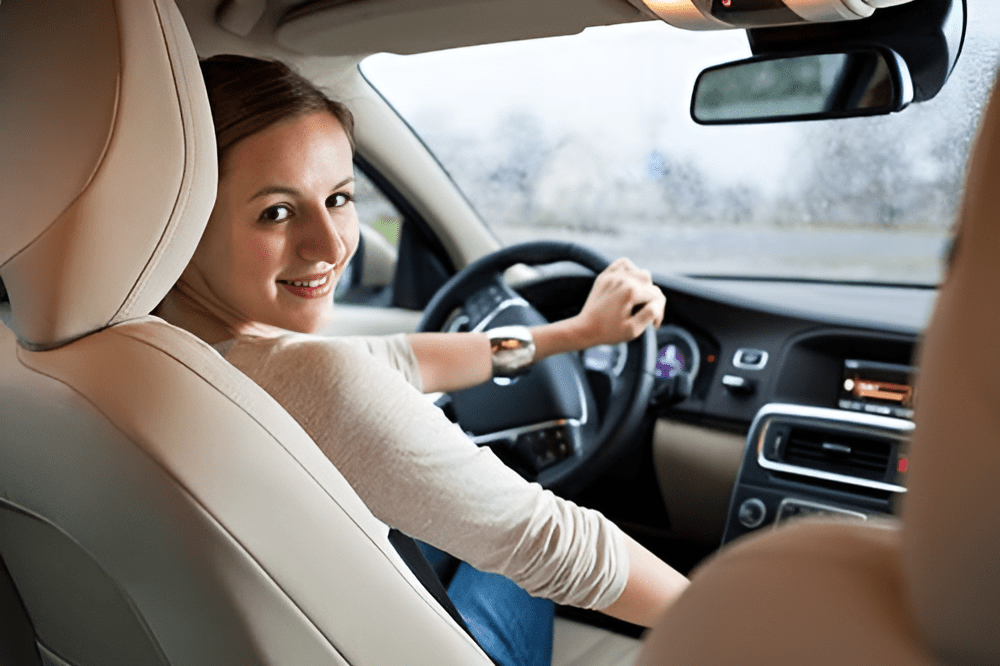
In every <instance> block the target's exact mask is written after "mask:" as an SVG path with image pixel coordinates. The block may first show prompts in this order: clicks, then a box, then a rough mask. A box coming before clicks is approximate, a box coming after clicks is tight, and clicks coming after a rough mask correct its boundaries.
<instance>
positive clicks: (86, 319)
mask: <svg viewBox="0 0 1000 666" xmlns="http://www.w3.org/2000/svg"><path fill="white" fill-rule="evenodd" d="M0 29H2V30H3V34H4V39H3V40H0V126H3V127H4V128H5V132H4V134H3V137H2V139H0V141H2V143H3V150H0V164H2V177H0V187H2V188H3V189H2V191H0V198H2V200H4V201H7V202H17V201H21V202H31V205H30V206H28V205H24V206H21V207H20V208H18V209H15V207H13V206H8V207H6V208H5V210H3V211H0V278H2V280H3V283H4V284H5V285H6V287H7V289H8V291H9V297H10V305H9V311H8V312H6V313H5V315H4V317H3V319H4V321H5V322H6V323H7V326H0V559H2V563H3V565H4V568H5V569H6V571H7V572H8V573H9V576H4V577H3V580H0V610H2V609H12V610H10V613H13V612H14V610H17V609H22V610H23V613H22V614H21V615H19V616H18V617H20V621H19V622H18V623H17V624H16V626H13V625H12V627H10V629H11V631H16V632H18V634H17V635H18V636H19V638H18V643H17V644H18V645H19V646H22V648H23V646H24V645H29V646H31V645H33V646H35V648H34V649H35V650H36V651H37V657H38V658H39V659H40V661H41V663H46V664H63V663H71V664H74V665H76V666H89V665H91V664H102V665H107V664H111V665H115V664H208V663H211V664H241V665H242V664H271V663H275V664H278V663H281V664H288V663H309V664H347V663H350V664H386V665H389V664H401V663H406V664H489V663H490V661H489V659H488V658H487V657H486V655H485V654H484V653H483V652H482V651H481V650H480V649H479V648H478V646H476V645H475V643H474V642H473V641H472V639H471V638H470V637H469V636H468V635H467V634H466V633H465V632H464V631H463V630H462V629H461V628H460V627H458V626H457V625H456V624H455V622H454V621H452V620H451V618H450V617H448V615H447V613H446V612H445V611H444V610H443V609H442V608H441V607H440V605H439V604H437V603H436V602H435V601H434V600H433V598H432V597H431V596H430V595H429V594H428V593H427V592H426V590H425V589H424V588H423V587H422V586H421V585H420V583H419V582H418V581H417V580H416V578H414V577H413V575H412V574H411V573H410V571H409V570H408V569H407V567H406V565H405V564H404V563H403V562H402V560H401V559H400V558H399V556H398V555H397V554H396V552H395V550H394V549H393V547H392V546H391V545H390V543H389V541H388V538H387V532H388V530H387V529H386V527H385V525H383V524H381V523H380V522H379V521H378V520H376V519H375V518H374V517H373V516H372V515H371V513H370V512H369V511H368V509H367V508H366V507H365V506H364V505H363V503H362V502H361V501H360V499H359V498H358V497H357V495H356V494H355V493H354V492H353V491H352V490H351V488H350V487H349V485H348V484H347V483H346V481H345V480H344V479H343V477H342V476H341V475H340V474H339V473H338V472H337V470H336V469H335V468H334V467H333V466H332V465H331V464H330V463H329V461H328V460H327V459H326V458H325V457H324V456H323V455H322V453H321V452H320V451H319V449H318V448H317V447H316V446H315V444H314V443H313V442H312V441H311V440H310V439H309V437H308V436H307V435H306V434H305V432H304V431H303V430H302V429H301V428H300V427H299V426H298V424H297V423H295V421H294V420H293V419H292V418H291V417H290V416H289V415H288V414H287V413H286V412H285V411H284V410H283V409H282V408H281V407H280V406H279V405H278V404H277V403H276V402H275V401H274V400H272V399H271V398H270V397H269V396H268V395H267V394H266V393H264V392H263V391H262V390H261V389H260V388H259V387H257V386H256V385H254V384H253V383H252V382H250V381H249V380H248V379H247V378H246V377H245V376H243V375H242V374H241V373H240V372H238V371H237V370H236V369H235V368H233V367H232V366H230V365H229V364H227V363H226V362H225V361H224V360H223V359H222V358H221V357H220V356H219V355H218V354H217V353H216V352H215V351H214V350H213V349H212V348H211V347H209V346H207V345H205V344H204V343H202V342H201V341H200V340H198V339H197V338H195V337H193V336H191V335H190V334H188V333H186V332H185V331H182V330H180V329H177V328H175V327H173V326H170V325H169V324H166V323H165V322H163V321H161V320H159V319H157V318H155V317H152V316H149V315H148V313H149V312H150V310H151V309H152V308H153V307H154V306H155V305H156V303H158V302H159V301H160V300H161V299H162V298H163V296H164V294H165V293H166V291H167V290H168V289H169V287H170V286H171V285H172V284H173V282H174V281H175V280H176V279H177V277H178V276H179V275H180V272H181V270H182V269H183V268H184V266H185V264H186V262H187V261H188V260H189V259H190V256H191V254H192V252H193V250H194V248H195V246H196V244H197V241H198V238H199V237H200V235H201V232H202V230H203V229H204V226H205V223H206V221H207V219H208V215H209V213H210V210H211V206H212V204H213V200H214V193H215V187H216V164H215V145H214V139H213V132H212V127H211V118H210V112H209V108H208V102H207V98H206V96H205V92H204V87H203V84H202V82H201V74H200V71H199V68H198V64H197V57H196V55H195V52H194V48H193V46H192V44H191V42H190V39H189V38H188V36H187V33H186V29H185V26H184V24H183V20H182V18H181V16H180V14H179V13H178V12H177V10H176V8H175V7H174V6H173V3H172V2H171V1H170V0H92V1H90V2H87V3H81V2H77V0H47V1H46V2H35V1H34V0H4V2H2V3H0ZM6 128H16V131H6ZM4 581H9V583H10V584H4ZM6 613H7V611H6V610H5V618H6ZM2 635H3V634H0V636H2ZM30 652H31V650H24V649H22V650H21V653H20V655H21V657H19V658H28V659H30V660H32V661H29V662H27V663H34V662H33V660H34V657H35V656H36V655H34V654H31V655H29V656H28V657H25V654H27V653H30ZM0 656H5V653H4V652H3V651H2V650H0Z"/></svg>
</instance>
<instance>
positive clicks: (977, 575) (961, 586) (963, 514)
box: [637, 91, 1000, 666]
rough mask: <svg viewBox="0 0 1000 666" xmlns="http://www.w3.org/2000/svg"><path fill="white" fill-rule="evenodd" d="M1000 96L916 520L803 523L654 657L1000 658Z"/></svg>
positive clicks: (919, 414)
mask: <svg viewBox="0 0 1000 666" xmlns="http://www.w3.org/2000/svg"><path fill="white" fill-rule="evenodd" d="M997 178H1000V92H997V91H995V92H994V95H993V100H992V101H991V103H990V106H989V109H988V111H987V112H986V114H985V116H984V120H983V122H982V126H981V127H980V133H979V137H978V140H977V144H976V146H975V149H974V156H973V159H972V161H971V163H970V169H969V176H968V180H967V183H966V192H965V200H964V204H963V208H962V211H961V215H960V218H959V229H958V237H957V238H958V240H957V243H956V245H955V248H954V249H953V252H952V255H951V266H950V269H949V272H948V275H947V277H946V278H945V281H944V283H943V284H942V286H941V289H940V293H939V295H938V299H937V304H936V307H935V311H934V314H933V316H932V319H931V323H930V325H929V327H928V330H927V332H926V337H925V339H924V340H923V342H922V344H921V351H920V353H919V361H918V366H919V368H920V375H919V378H918V384H917V398H916V401H917V402H916V409H915V417H914V418H915V421H916V429H915V431H914V436H913V441H912V443H911V447H910V457H909V461H910V466H909V471H908V472H907V474H908V476H909V480H908V484H907V485H908V492H907V494H906V498H905V503H904V506H903V511H902V524H901V525H897V524H887V525H882V526H864V525H863V524H859V523H834V522H819V521H802V522H799V523H793V524H790V525H788V526H783V527H780V528H777V529H775V530H774V531H768V532H767V533H755V534H751V535H748V536H747V537H744V538H743V539H741V540H738V541H736V542H734V543H733V545H732V546H731V547H729V548H726V549H724V550H723V551H721V552H720V553H719V554H718V555H717V556H716V557H715V558H714V559H713V560H711V561H710V562H708V563H706V564H705V565H704V566H703V567H701V568H700V569H699V570H697V571H696V572H695V573H694V574H693V576H692V581H691V586H690V587H689V588H688V589H687V590H686V591H685V592H684V594H683V595H682V596H681V598H680V599H679V600H678V602H677V603H676V604H675V605H674V606H673V607H672V608H671V609H670V610H668V611H667V613H665V614H664V616H663V618H662V619H661V620H660V622H659V624H658V626H657V627H655V628H654V629H653V631H652V632H650V635H649V637H648V639H647V641H646V644H645V645H644V647H643V651H642V654H641V656H640V658H639V660H638V662H637V664H638V665H640V666H652V665H654V664H657V665H666V664H740V665H743V666H755V665H758V664H760V665H765V664H766V665H767V666H784V665H792V664H795V665H797V666H798V665H801V664H810V665H811V666H825V665H830V666H833V665H837V666H843V665H845V664H878V665H879V666H886V665H895V664H899V665H900V666H902V665H912V664H938V665H944V664H952V665H958V664H961V665H967V666H972V665H977V666H979V665H981V666H986V665H987V664H1000V631H998V629H1000V492H998V490H997V478H998V477H1000V393H998V391H997V381H996V380H997V377H1000V355H998V354H997V353H996V346H997V341H998V340H1000V301H998V298H997V295H998V294H1000V224H998V211H1000V188H997V186H996V180H995V179H997Z"/></svg>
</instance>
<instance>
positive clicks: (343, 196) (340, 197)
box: [326, 192, 354, 208]
mask: <svg viewBox="0 0 1000 666" xmlns="http://www.w3.org/2000/svg"><path fill="white" fill-rule="evenodd" d="M352 201H354V197H353V196H351V195H350V194H348V193H347V192H337V193H336V194H331V195H330V196H329V197H327V199H326V207H327V208H340V207H341V206H346V205H347V204H349V203H350V202H352Z"/></svg>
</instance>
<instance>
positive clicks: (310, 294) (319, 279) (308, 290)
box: [277, 271, 333, 298]
mask: <svg viewBox="0 0 1000 666" xmlns="http://www.w3.org/2000/svg"><path fill="white" fill-rule="evenodd" d="M332 273H333V272H332V271H331V272H329V273H321V274H319V275H306V276H303V277H301V278H297V279H295V280H278V281H277V282H278V284H280V285H281V286H282V287H284V288H285V289H286V290H288V291H289V292H290V293H292V294H294V295H295V296H298V297H300V298H319V297H321V296H326V295H327V294H329V293H330V291H331V289H332V287H333V280H331V279H330V278H331V276H332Z"/></svg>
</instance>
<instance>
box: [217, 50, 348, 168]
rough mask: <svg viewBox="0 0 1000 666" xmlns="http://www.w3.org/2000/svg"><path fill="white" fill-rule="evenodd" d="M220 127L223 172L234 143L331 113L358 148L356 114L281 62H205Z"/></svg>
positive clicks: (233, 58)
mask: <svg viewBox="0 0 1000 666" xmlns="http://www.w3.org/2000/svg"><path fill="white" fill-rule="evenodd" d="M201 73H202V76H203V77H204V79H205V87H206V88H207V89H208V102H209V106H211V108H212V121H213V122H214V123H215V137H216V143H217V144H218V151H219V168H220V169H221V168H222V160H223V158H224V157H225V156H226V153H227V152H228V151H229V149H230V148H232V147H233V146H234V145H236V144H237V143H239V142H240V141H241V140H243V139H245V138H247V137H248V136H250V135H252V134H256V133H257V132H260V131H262V130H265V129H267V128H268V127H270V126H271V125H274V124H275V123H279V122H281V121H283V120H290V119H293V118H297V117H299V116H304V115H307V114H309V113H314V112H316V111H328V112H330V113H331V114H332V115H333V117H334V118H336V119H337V121H338V122H339V123H340V125H341V127H343V128H344V132H345V133H346V134H347V139H348V141H350V143H351V150H352V151H353V150H354V116H352V115H351V112H350V110H348V108H347V107H346V106H345V105H343V104H341V103H340V102H335V101H333V100H331V99H330V98H329V97H327V96H326V94H324V93H323V91H321V90H320V89H319V88H317V87H316V86H314V85H313V84H312V83H310V82H309V81H308V80H307V79H306V78H305V77H303V76H301V75H300V74H298V73H296V72H295V71H293V70H292V69H291V68H289V67H288V66H287V65H285V64H284V63H281V62H278V61H276V60H261V59H259V58H250V57H247V56H240V55H217V56H213V57H211V58H207V59H205V60H202V61H201Z"/></svg>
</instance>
